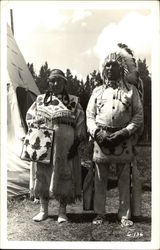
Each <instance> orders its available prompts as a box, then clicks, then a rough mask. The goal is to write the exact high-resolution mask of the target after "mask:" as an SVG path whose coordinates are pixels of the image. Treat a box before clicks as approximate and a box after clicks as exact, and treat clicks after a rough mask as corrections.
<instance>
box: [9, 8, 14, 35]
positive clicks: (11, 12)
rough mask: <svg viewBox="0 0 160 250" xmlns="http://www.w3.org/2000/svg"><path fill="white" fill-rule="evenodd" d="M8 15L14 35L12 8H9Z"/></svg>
mask: <svg viewBox="0 0 160 250" xmlns="http://www.w3.org/2000/svg"><path fill="white" fill-rule="evenodd" d="M10 16H11V30H12V33H13V35H14V24H13V10H12V9H10Z"/></svg>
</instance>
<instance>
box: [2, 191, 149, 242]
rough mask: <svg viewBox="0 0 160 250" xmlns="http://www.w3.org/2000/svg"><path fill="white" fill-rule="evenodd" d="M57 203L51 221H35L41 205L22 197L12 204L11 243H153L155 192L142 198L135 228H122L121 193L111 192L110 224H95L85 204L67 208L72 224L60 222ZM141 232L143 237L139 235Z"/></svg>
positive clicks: (54, 202)
mask: <svg viewBox="0 0 160 250" xmlns="http://www.w3.org/2000/svg"><path fill="white" fill-rule="evenodd" d="M57 205H58V204H57V202H56V201H55V200H51V201H50V204H49V218H48V219H47V220H45V221H42V222H40V223H39V222H34V221H33V220H32V217H33V216H34V215H36V213H37V212H38V211H39V204H35V203H34V202H33V201H31V200H30V199H28V198H25V197H21V198H19V199H16V200H15V199H14V200H12V201H9V202H8V230H7V235H8V240H9V241H10V240H12V241H150V240H151V192H150V191H144V192H143V195H142V216H141V217H140V218H138V219H137V220H136V219H135V221H134V225H133V226H132V227H131V228H122V227H121V225H120V223H119V222H118V221H117V219H116V216H117V211H118V206H119V202H118V190H117V188H114V189H111V190H109V191H108V192H107V201H106V221H105V223H104V224H102V225H100V226H97V225H92V223H91V222H92V219H93V218H94V214H93V212H84V211H83V207H82V202H78V203H77V204H75V205H73V206H68V207H67V212H68V214H67V215H68V218H69V221H68V222H67V223H64V224H60V225H59V224H58V223H57V213H58V206H57ZM135 232H138V233H139V235H138V234H137V235H136V234H135Z"/></svg>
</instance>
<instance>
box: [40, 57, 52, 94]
mask: <svg viewBox="0 0 160 250" xmlns="http://www.w3.org/2000/svg"><path fill="white" fill-rule="evenodd" d="M50 72H51V70H50V69H49V68H48V63H47V62H45V63H44V65H42V66H41V68H40V71H39V75H38V76H37V79H36V84H37V86H38V88H39V90H40V92H41V93H42V94H43V93H45V91H46V89H47V87H48V82H47V80H48V77H49V75H50Z"/></svg>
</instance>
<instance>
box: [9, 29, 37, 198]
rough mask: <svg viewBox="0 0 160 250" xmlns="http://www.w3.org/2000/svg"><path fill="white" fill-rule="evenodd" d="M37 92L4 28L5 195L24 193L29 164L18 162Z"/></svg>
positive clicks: (13, 42)
mask: <svg viewBox="0 0 160 250" xmlns="http://www.w3.org/2000/svg"><path fill="white" fill-rule="evenodd" d="M39 93H40V92H39V89H38V87H37V85H36V83H35V81H34V79H33V77H32V75H31V73H30V71H29V69H28V67H27V64H26V62H25V59H24V57H23V55H22V53H21V51H20V49H19V48H18V46H17V43H16V41H15V39H14V36H13V34H12V31H11V28H10V26H9V25H7V195H8V197H11V196H17V195H21V194H25V193H28V191H29V184H30V183H29V182H30V163H29V162H26V161H22V160H21V159H20V154H21V150H22V138H23V137H24V136H25V133H26V131H27V125H26V122H25V116H26V112H27V110H28V108H29V107H30V105H31V104H32V103H33V101H34V100H35V98H36V96H37V95H38V94H39Z"/></svg>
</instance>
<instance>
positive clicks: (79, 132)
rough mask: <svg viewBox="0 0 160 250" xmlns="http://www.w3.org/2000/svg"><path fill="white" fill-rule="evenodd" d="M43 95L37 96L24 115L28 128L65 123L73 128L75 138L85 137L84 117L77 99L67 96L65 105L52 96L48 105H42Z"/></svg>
mask: <svg viewBox="0 0 160 250" xmlns="http://www.w3.org/2000/svg"><path fill="white" fill-rule="evenodd" d="M44 98H45V94H43V95H39V96H38V97H37V99H36V101H35V102H34V103H33V104H32V105H31V107H30V108H29V110H28V111H27V114H26V122H27V125H28V127H32V126H36V125H37V124H38V125H43V126H46V127H50V128H51V126H53V124H54V123H65V124H69V125H72V126H74V127H75V136H77V137H78V138H79V139H80V138H81V139H84V138H85V137H86V128H85V115H84V111H83V109H82V107H81V105H80V103H79V100H78V97H77V96H74V95H69V102H68V103H67V105H65V104H64V103H63V102H62V101H61V100H60V99H59V98H57V97H56V96H54V95H53V96H52V101H51V103H50V104H49V105H47V106H46V105H44Z"/></svg>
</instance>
